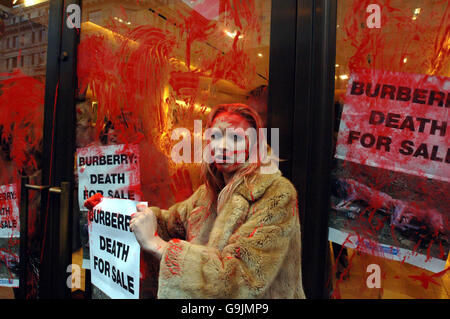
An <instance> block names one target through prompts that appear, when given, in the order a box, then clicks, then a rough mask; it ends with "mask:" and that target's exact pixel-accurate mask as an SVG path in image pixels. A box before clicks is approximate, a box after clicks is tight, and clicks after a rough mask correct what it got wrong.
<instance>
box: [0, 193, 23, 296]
mask: <svg viewBox="0 0 450 319" xmlns="http://www.w3.org/2000/svg"><path fill="white" fill-rule="evenodd" d="M19 237H20V220H19V196H18V193H17V185H16V184H10V185H2V186H0V287H16V288H17V287H19V279H18V278H19V275H18V270H19Z"/></svg>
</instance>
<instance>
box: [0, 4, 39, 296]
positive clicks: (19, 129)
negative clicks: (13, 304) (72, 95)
mask: <svg viewBox="0 0 450 319" xmlns="http://www.w3.org/2000/svg"><path fill="white" fill-rule="evenodd" d="M40 6H48V1H41V2H40ZM25 8H26V6H25V4H17V5H15V6H14V7H12V8H10V9H9V10H10V11H9V14H10V15H9V16H10V17H11V18H9V21H10V22H12V23H16V22H17V21H18V20H19V17H20V19H21V21H23V20H25V19H24V17H25V15H24V10H25ZM28 9H30V10H35V9H36V8H35V6H34V5H28ZM13 16H14V18H12V17H13ZM0 19H1V18H0ZM42 23H43V21H42V20H39V21H38V20H36V19H33V17H32V18H31V20H25V21H24V22H23V23H22V25H21V28H20V30H19V28H17V26H15V25H13V24H11V23H8V24H5V30H4V32H2V33H1V35H0V40H1V41H2V42H4V43H5V42H6V46H4V49H2V51H0V68H1V69H0V114H1V116H0V146H1V148H0V194H1V196H0V205H1V213H0V295H1V296H2V297H8V298H14V296H15V293H17V291H18V290H17V289H16V290H15V291H13V288H17V287H19V284H20V283H19V277H20V276H19V269H20V267H19V251H20V220H19V203H20V200H24V199H23V198H20V190H21V177H22V176H29V177H30V183H31V184H34V185H40V184H41V169H42V163H41V158H42V151H43V150H42V143H43V117H44V95H45V80H46V71H45V69H43V68H41V69H39V70H36V69H34V68H31V67H29V64H28V57H29V56H30V51H31V50H32V48H31V44H30V43H29V41H25V39H26V38H31V35H30V34H32V33H33V30H36V29H37V28H39V27H40V26H41V24H42ZM19 32H20V34H19ZM6 35H7V36H8V38H7V39H6V40H5V38H6ZM19 37H20V45H19ZM11 40H12V41H11ZM41 46H42V49H43V50H45V52H46V50H47V43H44V42H43V43H42V44H41ZM5 47H6V48H5ZM25 58H26V59H27V61H25V62H24V59H25ZM4 67H6V69H5V68H4ZM39 201H40V198H39V195H38V194H37V193H30V196H29V198H28V204H29V210H28V218H29V220H28V221H29V223H28V235H29V237H28V238H29V241H28V247H27V248H26V251H27V255H28V257H29V263H28V264H27V265H26V266H27V270H28V278H27V279H26V280H27V292H28V295H27V296H28V297H34V298H35V297H36V296H37V292H38V287H37V285H38V277H39V269H40V261H41V260H42V258H43V256H41V254H40V248H41V237H40V236H41V229H40V226H41V223H40V218H39V214H38V206H39Z"/></svg>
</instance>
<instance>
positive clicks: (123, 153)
mask: <svg viewBox="0 0 450 319" xmlns="http://www.w3.org/2000/svg"><path fill="white" fill-rule="evenodd" d="M77 169H78V202H79V206H80V210H86V208H85V207H84V206H83V204H84V201H85V200H86V199H88V198H89V197H91V196H93V195H95V194H96V193H100V194H102V195H103V196H105V197H112V198H121V199H130V200H140V199H141V189H140V169H139V147H138V146H137V145H108V146H90V147H85V148H79V149H77Z"/></svg>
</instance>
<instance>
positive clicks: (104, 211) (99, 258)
mask: <svg viewBox="0 0 450 319" xmlns="http://www.w3.org/2000/svg"><path fill="white" fill-rule="evenodd" d="M138 203H139V202H135V201H130V200H124V199H115V198H105V197H103V198H102V200H101V202H100V203H99V204H98V205H97V206H95V207H94V209H93V211H92V212H89V214H88V221H89V245H90V261H91V271H92V283H93V284H94V285H95V286H97V287H98V288H99V289H101V290H102V291H103V292H104V293H105V294H107V295H108V296H109V297H111V298H117V299H125V298H126V299H138V298H139V274H140V270H139V269H140V267H139V262H140V246H139V243H138V242H137V240H136V237H135V235H134V233H133V232H132V231H131V229H130V220H131V214H133V213H135V212H136V211H137V209H136V205H137V204H138ZM144 204H146V205H147V203H144Z"/></svg>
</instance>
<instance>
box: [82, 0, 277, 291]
mask: <svg viewBox="0 0 450 319" xmlns="http://www.w3.org/2000/svg"><path fill="white" fill-rule="evenodd" d="M232 3H233V6H232V5H231V2H230V1H224V0H208V1H187V0H186V1H184V0H183V1H181V0H149V1H134V2H126V3H125V2H122V1H104V2H101V3H98V2H87V1H84V2H83V8H82V9H83V12H82V25H81V41H80V44H79V47H78V78H79V96H80V98H83V99H84V101H83V102H81V103H79V104H78V105H77V116H78V117H77V147H78V148H79V149H81V148H84V151H86V150H87V149H89V150H94V147H101V146H109V145H137V149H136V150H137V152H138V154H139V161H140V165H139V170H140V179H139V181H138V183H137V184H136V185H132V186H134V187H135V189H134V190H133V191H132V192H130V188H129V189H128V190H125V191H124V192H122V191H118V192H116V191H112V192H111V193H107V192H106V191H105V193H107V195H109V196H113V197H120V198H134V199H142V200H145V201H148V203H149V205H152V206H159V207H162V208H167V207H169V206H170V205H172V204H173V203H175V202H178V201H181V200H183V199H185V198H187V197H189V196H190V195H191V194H192V193H193V191H194V190H196V189H197V187H198V186H199V184H200V170H199V169H200V165H199V163H194V162H193V163H191V164H184V163H176V161H174V160H173V157H172V156H171V155H172V154H171V153H172V150H173V148H174V146H175V144H177V143H178V142H179V139H172V133H173V132H174V131H175V129H177V128H186V131H185V132H189V133H192V132H193V135H191V136H194V138H195V136H196V135H195V134H202V133H201V127H200V133H199V131H198V127H197V129H195V126H194V121H196V120H197V121H203V125H204V122H205V120H206V117H207V115H208V114H209V112H210V111H211V110H212V109H213V108H214V107H215V106H216V105H218V104H223V103H239V102H241V103H246V104H248V105H250V106H251V107H253V108H255V109H256V110H257V111H258V112H259V114H260V115H261V116H262V118H263V119H266V117H267V85H268V74H269V41H270V38H269V32H270V8H271V1H266V0H257V1H253V0H251V1H244V2H242V5H239V3H240V2H236V1H233V2H232ZM197 123H198V122H197ZM200 138H201V137H200ZM97 150H105V149H104V148H103V149H100V148H98V149H97ZM196 156H197V155H195V156H194V154H192V161H194V157H195V158H197V157H196ZM110 190H111V189H110ZM122 190H123V189H122ZM134 191H136V192H134ZM95 192H96V189H95V188H91V189H87V188H86V189H84V188H83V187H81V186H79V189H78V193H79V199H78V198H77V201H78V202H81V204H82V201H84V199H86V198H87V196H90V195H92V194H94V193H95ZM107 195H105V196H107ZM79 208H80V212H79V214H80V216H81V217H80V231H81V234H82V240H83V243H84V246H83V259H84V260H85V261H86V260H87V259H89V251H88V247H87V225H86V212H85V211H84V208H83V207H79ZM141 259H143V262H142V263H141V276H142V280H141V290H140V291H141V298H152V297H156V292H157V286H156V285H157V279H156V278H157V277H156V276H157V268H158V264H156V263H155V262H154V261H153V260H150V259H149V257H148V256H147V255H145V256H141ZM101 297H102V294H101V292H100V291H99V290H94V298H101Z"/></svg>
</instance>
